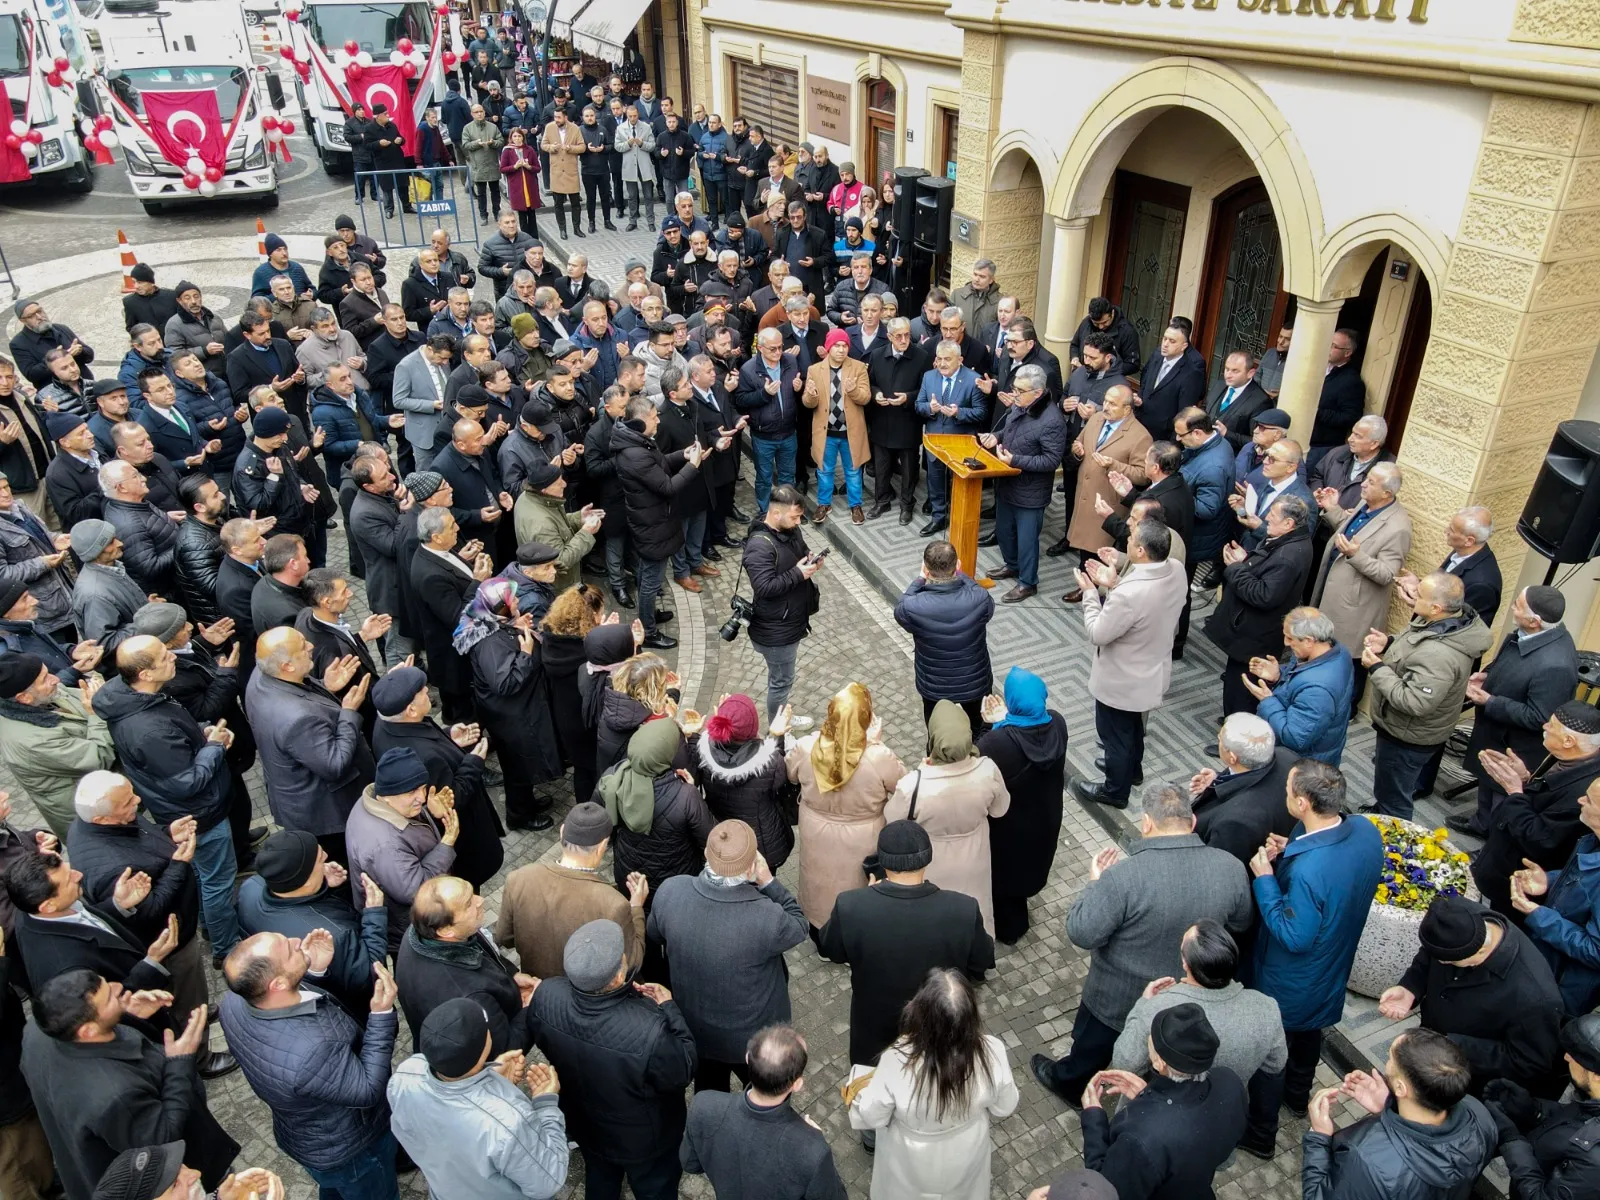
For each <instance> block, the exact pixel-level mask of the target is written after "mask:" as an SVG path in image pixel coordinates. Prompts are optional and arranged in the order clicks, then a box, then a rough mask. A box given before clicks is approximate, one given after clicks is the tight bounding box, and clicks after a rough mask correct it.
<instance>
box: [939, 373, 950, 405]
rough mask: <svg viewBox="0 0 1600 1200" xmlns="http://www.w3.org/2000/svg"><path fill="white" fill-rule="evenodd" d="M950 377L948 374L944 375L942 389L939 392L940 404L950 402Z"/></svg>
mask: <svg viewBox="0 0 1600 1200" xmlns="http://www.w3.org/2000/svg"><path fill="white" fill-rule="evenodd" d="M950 379H951V377H950V376H948V375H947V376H945V381H944V389H943V390H942V391H941V392H940V393H939V403H940V404H949V403H950Z"/></svg>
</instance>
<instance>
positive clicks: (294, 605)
mask: <svg viewBox="0 0 1600 1200" xmlns="http://www.w3.org/2000/svg"><path fill="white" fill-rule="evenodd" d="M310 573H311V556H310V555H309V554H307V553H306V542H305V539H304V538H302V537H301V536H300V535H299V534H297V533H275V534H273V535H272V537H271V538H269V539H268V540H267V546H266V550H265V551H264V552H263V553H262V555H261V578H260V579H258V580H256V586H255V588H254V589H253V590H252V591H251V593H250V624H251V625H252V626H253V627H254V628H255V631H256V634H257V636H260V635H261V634H263V633H265V632H266V631H267V630H269V629H276V628H277V627H278V626H280V625H293V624H294V622H295V618H296V617H298V616H299V615H300V610H301V609H302V608H304V607H305V606H306V596H305V593H304V592H302V591H301V590H300V584H301V583H302V582H303V581H304V580H305V577H306V576H307V575H308V574H310Z"/></svg>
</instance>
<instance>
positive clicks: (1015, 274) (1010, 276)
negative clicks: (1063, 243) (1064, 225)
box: [951, 138, 1045, 332]
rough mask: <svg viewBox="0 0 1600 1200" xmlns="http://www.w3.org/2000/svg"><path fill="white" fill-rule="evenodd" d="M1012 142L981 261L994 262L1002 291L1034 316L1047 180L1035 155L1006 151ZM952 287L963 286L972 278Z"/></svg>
mask: <svg viewBox="0 0 1600 1200" xmlns="http://www.w3.org/2000/svg"><path fill="white" fill-rule="evenodd" d="M1006 140H1007V139H1004V138H1002V139H1001V143H1000V145H1001V147H1002V148H1001V149H1000V153H999V155H998V157H997V159H996V161H995V164H994V170H993V172H992V173H991V175H990V176H989V191H990V195H989V200H988V209H987V213H988V216H987V218H986V220H985V221H984V224H983V244H982V246H981V248H980V249H979V250H978V256H980V257H984V258H990V259H993V260H994V264H995V278H996V279H998V280H999V281H1000V286H1001V289H1002V290H1003V291H1005V292H1006V293H1007V294H1008V295H1012V296H1015V297H1016V298H1017V301H1018V303H1019V304H1020V305H1021V311H1022V312H1024V313H1028V314H1034V313H1036V312H1037V311H1038V308H1037V301H1038V295H1039V267H1040V260H1041V249H1042V247H1043V245H1044V239H1045V230H1044V179H1043V177H1042V175H1041V174H1040V171H1039V164H1038V162H1037V161H1036V160H1035V159H1034V156H1033V155H1032V154H1031V153H1029V151H1028V150H1027V149H1024V148H1022V147H1021V146H1017V145H1011V146H1010V147H1006V146H1005V142H1006ZM963 270H965V268H963ZM951 282H952V283H953V284H955V285H956V286H960V285H961V284H963V283H965V282H966V279H965V278H964V277H962V278H953V279H952V280H951ZM974 332H977V331H974Z"/></svg>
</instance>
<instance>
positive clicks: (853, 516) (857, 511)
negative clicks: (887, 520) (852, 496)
mask: <svg viewBox="0 0 1600 1200" xmlns="http://www.w3.org/2000/svg"><path fill="white" fill-rule="evenodd" d="M850 523H851V524H853V525H865V524H866V523H867V515H866V514H865V513H864V512H862V511H861V505H859V504H855V505H852V506H851V508H850Z"/></svg>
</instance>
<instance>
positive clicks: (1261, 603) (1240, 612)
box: [1206, 496, 1312, 716]
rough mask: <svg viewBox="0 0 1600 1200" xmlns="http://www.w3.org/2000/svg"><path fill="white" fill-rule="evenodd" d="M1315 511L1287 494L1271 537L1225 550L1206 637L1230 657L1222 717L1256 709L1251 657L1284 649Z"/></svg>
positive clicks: (1306, 565)
mask: <svg viewBox="0 0 1600 1200" xmlns="http://www.w3.org/2000/svg"><path fill="white" fill-rule="evenodd" d="M1310 519H1311V513H1310V510H1309V509H1308V508H1307V507H1306V504H1305V501H1303V500H1301V499H1300V498H1299V497H1297V496H1284V497H1283V498H1282V499H1280V500H1276V501H1274V502H1273V505H1272V507H1271V508H1269V509H1268V510H1267V524H1266V529H1267V536H1266V538H1265V539H1264V540H1263V541H1262V542H1261V544H1260V545H1259V546H1257V547H1256V548H1255V549H1253V550H1246V549H1245V548H1244V547H1243V546H1241V545H1239V543H1238V542H1230V543H1228V545H1227V546H1225V547H1224V548H1223V551H1222V561H1223V563H1224V564H1225V565H1224V566H1223V568H1222V599H1221V600H1220V601H1218V602H1217V608H1216V611H1215V612H1213V613H1212V614H1211V618H1210V620H1208V621H1207V622H1206V636H1208V637H1209V638H1210V639H1211V640H1212V641H1213V642H1215V643H1216V644H1217V646H1218V648H1220V649H1221V650H1222V652H1223V653H1224V654H1226V655H1227V656H1228V661H1227V662H1226V663H1224V664H1223V667H1222V715H1223V716H1228V715H1229V714H1231V713H1236V712H1255V710H1256V698H1255V696H1254V694H1252V693H1251V691H1250V689H1249V688H1247V687H1245V685H1244V678H1243V676H1244V675H1245V674H1247V673H1248V672H1249V670H1250V660H1251V659H1252V658H1258V657H1259V658H1277V657H1279V656H1280V655H1281V654H1282V653H1283V618H1284V617H1285V615H1287V614H1288V612H1289V610H1290V609H1291V608H1294V607H1295V606H1296V605H1298V604H1299V603H1300V596H1301V593H1302V592H1303V591H1304V589H1305V585H1306V577H1307V576H1308V575H1309V574H1310V573H1311V560H1312V545H1311V530H1310V529H1309V528H1308V525H1309V522H1310Z"/></svg>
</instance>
